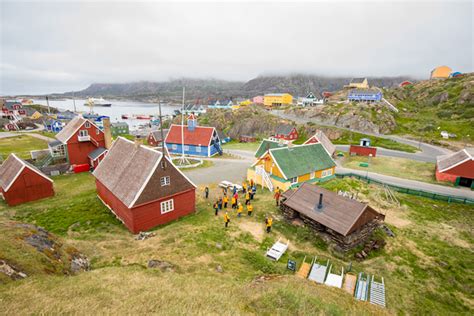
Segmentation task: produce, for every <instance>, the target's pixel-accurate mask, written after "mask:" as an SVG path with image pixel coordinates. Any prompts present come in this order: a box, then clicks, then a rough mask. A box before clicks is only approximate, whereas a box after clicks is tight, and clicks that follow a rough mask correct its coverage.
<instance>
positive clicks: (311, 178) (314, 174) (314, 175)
mask: <svg viewBox="0 0 474 316" xmlns="http://www.w3.org/2000/svg"><path fill="white" fill-rule="evenodd" d="M315 177H316V171H313V172H311V173H310V174H309V179H310V180H313V179H314V178H315Z"/></svg>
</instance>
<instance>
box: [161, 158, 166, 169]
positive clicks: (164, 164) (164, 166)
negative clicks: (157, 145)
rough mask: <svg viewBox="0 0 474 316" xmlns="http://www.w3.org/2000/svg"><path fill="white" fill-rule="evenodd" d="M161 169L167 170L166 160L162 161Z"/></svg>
mask: <svg viewBox="0 0 474 316" xmlns="http://www.w3.org/2000/svg"><path fill="white" fill-rule="evenodd" d="M161 168H162V169H165V168H166V160H164V159H163V160H162V161H161Z"/></svg>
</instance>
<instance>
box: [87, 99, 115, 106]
mask: <svg viewBox="0 0 474 316" xmlns="http://www.w3.org/2000/svg"><path fill="white" fill-rule="evenodd" d="M84 105H85V106H107V107H109V106H112V103H110V102H106V101H105V100H104V98H88V99H87V100H86V103H84Z"/></svg>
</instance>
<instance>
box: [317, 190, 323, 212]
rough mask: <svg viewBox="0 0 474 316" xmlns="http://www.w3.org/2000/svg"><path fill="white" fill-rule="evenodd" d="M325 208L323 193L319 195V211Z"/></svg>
mask: <svg viewBox="0 0 474 316" xmlns="http://www.w3.org/2000/svg"><path fill="white" fill-rule="evenodd" d="M322 208H323V194H322V193H319V203H318V209H319V210H320V209H322Z"/></svg>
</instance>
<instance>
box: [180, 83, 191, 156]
mask: <svg viewBox="0 0 474 316" xmlns="http://www.w3.org/2000/svg"><path fill="white" fill-rule="evenodd" d="M185 93H186V88H185V87H183V104H182V106H183V107H182V109H181V158H180V159H179V164H180V165H186V164H189V161H188V159H186V156H185V155H184V95H185Z"/></svg>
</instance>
